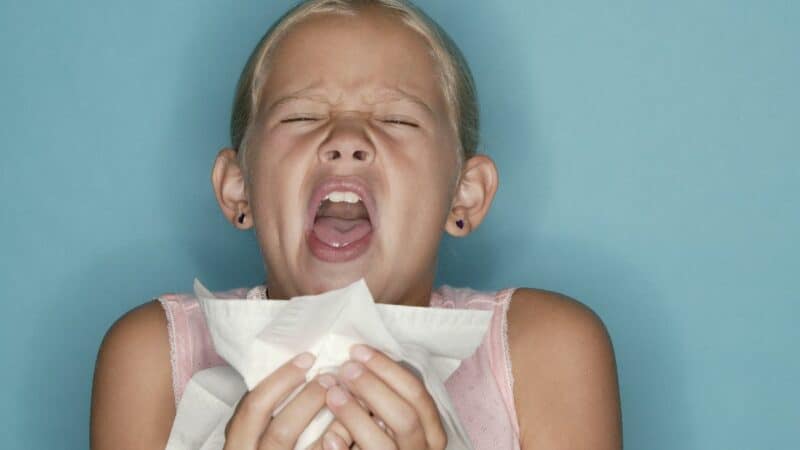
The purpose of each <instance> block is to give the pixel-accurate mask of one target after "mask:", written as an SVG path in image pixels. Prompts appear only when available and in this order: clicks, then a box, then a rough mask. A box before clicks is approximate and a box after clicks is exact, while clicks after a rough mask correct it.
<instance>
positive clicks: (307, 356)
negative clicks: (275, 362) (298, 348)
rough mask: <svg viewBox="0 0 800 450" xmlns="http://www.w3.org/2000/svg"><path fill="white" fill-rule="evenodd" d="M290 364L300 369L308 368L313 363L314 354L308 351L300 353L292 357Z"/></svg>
mask: <svg viewBox="0 0 800 450" xmlns="http://www.w3.org/2000/svg"><path fill="white" fill-rule="evenodd" d="M292 364H294V365H295V366H297V367H299V368H301V369H309V368H311V366H312V365H314V355H312V354H311V353H308V352H306V353H301V354H299V355H297V356H295V357H294V359H293V360H292Z"/></svg>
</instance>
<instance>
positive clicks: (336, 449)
mask: <svg viewBox="0 0 800 450" xmlns="http://www.w3.org/2000/svg"><path fill="white" fill-rule="evenodd" d="M351 444H352V441H351V442H347V441H346V440H344V438H342V436H340V435H339V434H337V433H334V432H333V431H326V432H325V434H323V435H322V449H323V450H347V449H349V448H351V447H350V445H351Z"/></svg>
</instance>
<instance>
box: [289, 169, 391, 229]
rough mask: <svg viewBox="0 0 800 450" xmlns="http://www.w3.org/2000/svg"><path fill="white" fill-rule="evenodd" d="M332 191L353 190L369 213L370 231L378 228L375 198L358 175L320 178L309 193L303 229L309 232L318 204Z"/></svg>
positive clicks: (312, 226)
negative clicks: (309, 197)
mask: <svg viewBox="0 0 800 450" xmlns="http://www.w3.org/2000/svg"><path fill="white" fill-rule="evenodd" d="M334 191H350V192H355V193H356V194H358V196H359V197H361V201H362V202H364V206H365V207H366V208H367V213H368V214H369V221H370V224H371V225H372V231H373V232H374V231H375V230H376V229H378V226H379V224H378V211H377V208H376V206H375V199H374V197H373V196H372V193H371V192H370V189H369V186H367V183H366V182H364V180H362V179H361V178H359V177H354V176H350V177H327V178H324V179H322V181H320V182H319V183H318V184H317V186H316V187H315V188H314V190H313V191H312V193H311V199H310V200H309V201H308V208H307V214H306V223H305V227H304V231H305V232H306V233H308V232H310V231H311V229H312V228H314V219H315V218H316V216H317V211H318V210H319V205H320V203H322V199H324V198H325V196H326V195H328V194H330V193H331V192H334Z"/></svg>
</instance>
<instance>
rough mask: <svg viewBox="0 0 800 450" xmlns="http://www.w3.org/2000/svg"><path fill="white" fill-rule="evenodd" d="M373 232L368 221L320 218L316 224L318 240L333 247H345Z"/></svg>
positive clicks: (315, 229) (315, 232) (315, 230)
mask: <svg viewBox="0 0 800 450" xmlns="http://www.w3.org/2000/svg"><path fill="white" fill-rule="evenodd" d="M370 231H372V225H371V224H370V222H369V220H367V219H341V218H338V217H319V218H318V219H317V220H316V222H314V234H315V235H316V236H317V239H319V240H320V241H322V242H324V243H326V244H328V245H330V246H331V247H344V246H346V245H349V244H351V243H353V242H355V241H357V240H359V239H361V238H363V237H364V236H366V235H367V234H369V233H370Z"/></svg>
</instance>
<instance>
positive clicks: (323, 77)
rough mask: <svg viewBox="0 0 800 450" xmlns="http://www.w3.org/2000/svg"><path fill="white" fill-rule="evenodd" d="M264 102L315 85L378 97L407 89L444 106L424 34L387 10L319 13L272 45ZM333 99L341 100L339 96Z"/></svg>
mask: <svg viewBox="0 0 800 450" xmlns="http://www.w3.org/2000/svg"><path fill="white" fill-rule="evenodd" d="M268 70H269V73H268V75H267V79H266V81H265V85H264V86H263V90H262V93H263V95H264V97H263V98H262V101H264V100H265V101H267V102H268V101H269V99H270V98H273V99H274V98H277V97H280V96H283V95H286V94H287V93H289V92H297V91H300V90H303V89H307V88H309V87H310V86H314V87H315V88H317V89H315V90H316V91H317V92H321V93H323V95H325V93H326V94H327V95H329V96H342V95H346V96H348V97H349V96H350V95H351V94H352V95H354V96H358V97H359V98H363V99H365V101H366V102H369V101H370V100H377V99H380V98H385V97H387V96H388V97H391V96H392V95H391V93H392V92H394V93H397V92H404V93H407V94H409V95H411V96H414V97H417V98H419V99H420V100H422V101H424V102H425V103H427V104H428V105H429V106H430V108H431V109H432V110H434V112H442V111H444V110H445V109H446V108H445V105H444V94H443V86H442V82H441V77H440V72H439V67H438V64H437V62H436V60H435V59H434V57H433V56H432V53H431V50H430V47H429V46H428V44H427V42H426V41H425V38H424V37H423V36H421V35H420V34H419V33H417V32H416V31H415V30H413V29H411V28H410V27H408V26H407V25H405V24H404V23H403V22H402V21H401V20H400V19H399V18H397V17H394V16H391V15H389V14H387V13H385V12H376V11H363V12H359V13H358V14H356V15H345V14H315V15H312V16H310V17H307V18H305V19H303V20H302V22H300V23H298V24H296V25H294V26H293V27H292V28H291V29H289V30H288V31H287V33H286V35H285V36H284V37H283V38H282V39H281V40H280V42H279V43H278V44H277V46H276V47H275V48H274V49H273V53H272V55H271V59H270V62H269V68H268ZM332 100H336V99H335V98H334V99H332Z"/></svg>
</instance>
